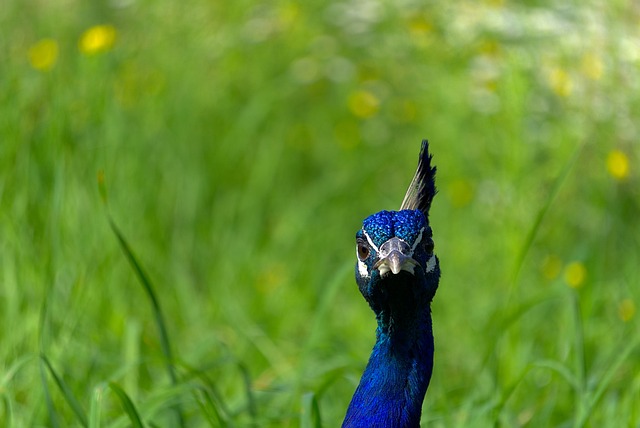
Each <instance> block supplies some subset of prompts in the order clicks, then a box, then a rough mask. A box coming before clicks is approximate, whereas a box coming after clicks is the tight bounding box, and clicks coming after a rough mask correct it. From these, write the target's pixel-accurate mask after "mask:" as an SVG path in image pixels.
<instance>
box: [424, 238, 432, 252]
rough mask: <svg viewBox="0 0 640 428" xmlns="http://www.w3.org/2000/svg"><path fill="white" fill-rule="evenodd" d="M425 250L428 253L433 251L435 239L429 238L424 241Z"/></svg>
mask: <svg viewBox="0 0 640 428" xmlns="http://www.w3.org/2000/svg"><path fill="white" fill-rule="evenodd" d="M424 250H425V252H426V253H427V254H431V253H433V239H431V238H429V239H427V240H426V241H424Z"/></svg>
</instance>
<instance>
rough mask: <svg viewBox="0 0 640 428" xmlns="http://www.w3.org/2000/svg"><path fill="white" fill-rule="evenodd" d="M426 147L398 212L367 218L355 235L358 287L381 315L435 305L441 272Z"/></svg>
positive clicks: (432, 178)
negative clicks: (411, 305)
mask: <svg viewBox="0 0 640 428" xmlns="http://www.w3.org/2000/svg"><path fill="white" fill-rule="evenodd" d="M428 148H429V147H428V143H427V141H426V140H425V141H423V142H422V150H421V151H420V159H419V161H418V169H417V171H416V174H415V176H414V178H413V180H412V181H411V184H410V185H409V189H408V190H407V194H406V195H405V198H404V200H403V202H402V205H401V207H400V210H399V211H380V212H378V213H376V214H373V215H371V216H369V217H367V218H366V219H365V220H364V221H363V223H362V229H360V230H359V231H358V232H357V233H356V258H357V259H356V282H357V283H358V287H359V289H360V292H361V293H362V295H363V296H364V298H365V299H366V300H367V302H369V305H370V306H371V307H372V309H373V310H374V311H375V312H376V313H378V312H380V311H382V310H384V308H385V307H388V306H389V305H392V304H393V303H392V302H394V301H395V302H398V304H402V305H404V304H406V302H407V299H411V300H412V301H417V300H420V301H423V300H424V299H426V300H427V301H428V302H430V301H431V299H432V298H433V296H434V295H435V292H436V289H437V287H438V280H439V278H440V267H439V263H438V258H437V257H436V256H435V255H434V253H433V233H432V230H431V227H430V226H429V208H430V206H431V201H432V200H433V197H434V196H435V193H436V188H435V172H436V169H435V167H431V156H430V155H429V150H428Z"/></svg>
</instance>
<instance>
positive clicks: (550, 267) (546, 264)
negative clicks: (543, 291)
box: [542, 254, 562, 281]
mask: <svg viewBox="0 0 640 428" xmlns="http://www.w3.org/2000/svg"><path fill="white" fill-rule="evenodd" d="M561 270H562V260H560V257H558V256H556V255H553V254H551V255H549V256H547V257H545V258H544V260H543V261H542V276H544V277H545V278H546V279H547V280H549V281H551V280H552V279H555V278H557V277H558V275H560V271H561Z"/></svg>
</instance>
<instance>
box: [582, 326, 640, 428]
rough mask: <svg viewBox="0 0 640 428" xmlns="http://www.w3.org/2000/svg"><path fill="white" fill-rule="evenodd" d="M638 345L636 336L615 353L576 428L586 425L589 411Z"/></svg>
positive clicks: (638, 339)
mask: <svg viewBox="0 0 640 428" xmlns="http://www.w3.org/2000/svg"><path fill="white" fill-rule="evenodd" d="M638 345H640V337H638V336H636V337H635V339H634V340H632V341H630V342H629V343H627V346H626V347H624V348H623V350H622V352H620V353H616V354H617V357H616V358H615V359H614V360H613V362H612V363H611V364H608V365H607V367H608V368H607V370H606V371H605V372H604V374H603V375H602V378H601V379H600V381H599V382H598V387H597V388H596V390H595V391H594V392H593V394H591V397H590V399H589V401H588V402H587V404H586V406H585V410H584V412H582V414H581V415H582V417H581V418H579V419H578V420H577V421H576V424H575V425H576V426H577V427H582V426H584V425H585V424H586V423H587V419H588V418H589V416H590V415H591V411H592V410H593V408H594V407H595V406H596V404H598V401H600V399H601V398H602V395H603V394H604V392H605V391H606V390H607V388H608V387H609V384H610V383H611V381H612V380H613V377H614V375H615V374H616V372H617V371H618V369H619V368H620V366H621V365H622V364H623V363H624V362H625V361H626V360H627V358H629V355H631V353H632V352H633V351H634V350H635V348H636V347H637V346H638Z"/></svg>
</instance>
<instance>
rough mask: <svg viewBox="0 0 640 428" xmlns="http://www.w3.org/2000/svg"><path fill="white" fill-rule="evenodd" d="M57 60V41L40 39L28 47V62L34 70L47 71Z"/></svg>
mask: <svg viewBox="0 0 640 428" xmlns="http://www.w3.org/2000/svg"><path fill="white" fill-rule="evenodd" d="M57 60H58V42H56V41H55V40H53V39H42V40H40V41H38V42H37V43H36V44H35V45H33V46H31V48H29V62H30V63H31V66H32V67H33V68H35V69H36V70H40V71H49V70H51V69H52V68H53V66H54V65H56V61H57Z"/></svg>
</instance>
